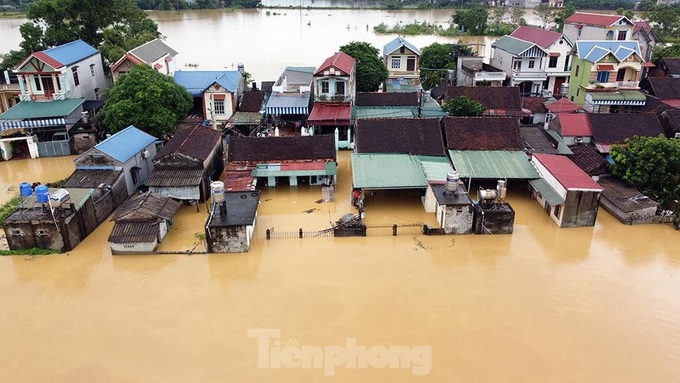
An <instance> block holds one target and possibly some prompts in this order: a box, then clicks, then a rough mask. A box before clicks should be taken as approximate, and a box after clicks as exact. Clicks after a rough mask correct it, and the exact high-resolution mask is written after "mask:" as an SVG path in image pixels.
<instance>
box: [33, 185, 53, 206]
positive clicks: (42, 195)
mask: <svg viewBox="0 0 680 383" xmlns="http://www.w3.org/2000/svg"><path fill="white" fill-rule="evenodd" d="M35 198H36V199H37V200H38V202H39V203H47V202H48V201H49V200H50V189H49V188H48V187H47V186H45V185H40V186H38V187H36V188H35Z"/></svg>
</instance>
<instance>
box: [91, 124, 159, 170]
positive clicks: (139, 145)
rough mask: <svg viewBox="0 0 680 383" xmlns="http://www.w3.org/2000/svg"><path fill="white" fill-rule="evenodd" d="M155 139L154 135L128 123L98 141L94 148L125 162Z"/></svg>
mask: <svg viewBox="0 0 680 383" xmlns="http://www.w3.org/2000/svg"><path fill="white" fill-rule="evenodd" d="M155 141H156V137H154V136H152V135H150V134H147V133H145V132H143V131H141V130H139V129H137V128H135V127H134V126H133V125H130V126H128V127H127V128H125V129H123V130H121V131H120V132H118V133H116V134H114V135H113V136H111V137H109V138H107V139H105V140H104V141H102V142H100V143H98V144H97V145H95V148H97V149H98V150H99V151H101V152H102V153H104V154H107V155H109V156H111V157H112V158H114V159H115V160H117V161H120V162H122V163H125V162H126V161H127V160H129V159H130V158H132V157H134V156H135V155H136V154H137V153H139V152H141V151H142V150H144V148H146V147H147V146H149V145H150V144H152V143H154V142H155Z"/></svg>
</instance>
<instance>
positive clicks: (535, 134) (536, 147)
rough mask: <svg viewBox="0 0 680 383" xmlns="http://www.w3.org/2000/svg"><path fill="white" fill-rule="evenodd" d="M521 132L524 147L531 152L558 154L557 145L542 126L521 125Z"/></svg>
mask: <svg viewBox="0 0 680 383" xmlns="http://www.w3.org/2000/svg"><path fill="white" fill-rule="evenodd" d="M519 134H520V136H521V137H522V141H523V142H524V147H525V148H526V149H527V150H528V151H529V152H530V153H548V154H558V153H559V151H558V150H557V148H556V145H555V144H553V142H552V141H551V140H550V138H549V137H548V135H547V134H546V133H545V130H544V129H543V128H542V127H540V126H535V125H532V126H520V127H519Z"/></svg>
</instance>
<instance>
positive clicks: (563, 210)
mask: <svg viewBox="0 0 680 383" xmlns="http://www.w3.org/2000/svg"><path fill="white" fill-rule="evenodd" d="M531 162H532V163H533V164H534V166H535V167H536V169H537V170H538V173H539V174H540V175H541V179H538V180H532V181H530V184H531V187H532V198H534V199H535V200H536V201H537V202H538V204H539V205H541V208H543V209H544V210H545V211H546V212H547V213H548V215H549V216H550V218H551V219H552V220H553V221H555V223H556V224H557V225H558V226H559V227H583V226H594V225H595V220H596V219H597V211H598V204H599V201H600V194H601V192H602V187H601V186H600V185H598V184H597V182H595V181H593V179H592V178H590V176H588V174H586V173H585V172H583V170H581V169H580V168H579V167H578V166H577V165H576V164H574V163H573V162H572V161H571V160H570V159H569V158H567V157H565V156H560V155H553V154H538V153H537V154H534V155H533V156H532V158H531Z"/></svg>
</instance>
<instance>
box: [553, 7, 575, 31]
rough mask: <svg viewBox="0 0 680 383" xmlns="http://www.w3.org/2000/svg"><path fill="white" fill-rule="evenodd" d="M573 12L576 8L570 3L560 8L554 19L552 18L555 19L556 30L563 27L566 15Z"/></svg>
mask: <svg viewBox="0 0 680 383" xmlns="http://www.w3.org/2000/svg"><path fill="white" fill-rule="evenodd" d="M575 12H576V8H574V6H573V5H572V4H567V6H566V7H564V8H563V9H562V11H561V12H559V13H558V14H557V15H556V16H555V20H554V21H555V24H557V27H556V29H557V30H558V31H561V30H562V29H564V20H566V19H567V17H569V16H571V15H573V14H574V13H575Z"/></svg>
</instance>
